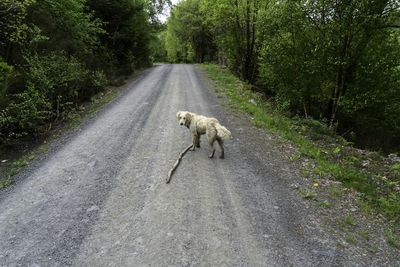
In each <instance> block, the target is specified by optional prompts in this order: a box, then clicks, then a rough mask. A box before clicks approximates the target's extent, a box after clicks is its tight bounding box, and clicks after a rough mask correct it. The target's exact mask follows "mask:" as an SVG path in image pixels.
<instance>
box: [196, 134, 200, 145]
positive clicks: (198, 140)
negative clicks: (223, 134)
mask: <svg viewBox="0 0 400 267" xmlns="http://www.w3.org/2000/svg"><path fill="white" fill-rule="evenodd" d="M196 146H197V147H200V135H198V136H197V139H196Z"/></svg>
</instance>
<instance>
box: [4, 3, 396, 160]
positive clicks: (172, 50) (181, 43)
mask: <svg viewBox="0 0 400 267" xmlns="http://www.w3.org/2000/svg"><path fill="white" fill-rule="evenodd" d="M168 4H170V2H169V1H165V0H164V1H163V0H121V1H111V0H97V1H95V0H60V1H53V0H2V1H1V2H0V92H1V93H0V143H1V145H12V144H13V143H15V142H16V141H18V140H20V139H24V138H37V137H38V136H41V135H43V134H44V133H46V132H47V131H49V129H50V128H51V125H52V123H55V122H58V121H63V120H64V119H65V118H67V117H68V114H69V112H71V111H73V110H74V109H76V108H77V106H78V105H80V104H81V103H83V102H85V101H88V100H89V99H90V98H91V97H92V96H93V95H96V94H98V93H99V92H101V91H102V90H104V88H106V87H107V86H109V85H110V84H113V83H116V81H117V80H118V79H119V78H120V77H123V76H125V75H129V74H131V73H132V72H134V71H135V70H137V69H138V68H142V67H147V66H151V65H152V64H153V62H170V63H203V62H214V63H218V64H220V65H223V66H225V67H227V68H229V69H230V70H231V71H232V72H233V73H234V74H235V75H237V76H238V77H239V78H240V79H241V80H243V81H245V82H246V83H248V84H249V87H251V88H253V90H257V91H260V92H262V94H264V95H265V97H266V98H267V99H269V100H270V101H272V102H273V103H274V105H275V106H276V107H277V109H280V110H281V111H282V112H283V113H286V114H288V116H292V117H293V116H298V117H302V118H307V119H308V118H309V119H313V120H316V121H319V122H321V123H322V124H325V125H327V126H329V127H330V128H331V129H334V131H336V132H337V133H339V134H341V135H342V136H344V137H345V138H346V139H347V140H349V141H351V142H354V143H356V145H358V146H360V147H363V148H371V149H374V150H381V151H384V152H399V151H400V8H399V2H398V1H397V0H382V1H372V0H345V1H337V0H315V1H310V0H297V1H294V0H283V1H276V0H268V1H262V0H212V1H211V0H182V1H180V2H179V3H178V4H177V5H175V6H173V7H172V9H171V15H170V17H169V18H168V20H167V21H166V22H165V23H161V22H160V20H159V19H158V14H160V13H161V12H162V11H163V8H165V7H166V5H168Z"/></svg>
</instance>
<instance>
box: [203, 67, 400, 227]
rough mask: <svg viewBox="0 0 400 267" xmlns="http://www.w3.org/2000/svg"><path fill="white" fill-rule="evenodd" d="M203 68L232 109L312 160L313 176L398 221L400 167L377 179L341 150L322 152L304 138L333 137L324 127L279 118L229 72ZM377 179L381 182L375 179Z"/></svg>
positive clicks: (337, 192)
mask: <svg viewBox="0 0 400 267" xmlns="http://www.w3.org/2000/svg"><path fill="white" fill-rule="evenodd" d="M204 67H205V68H206V70H207V71H208V72H209V73H210V76H211V79H213V80H214V81H215V83H216V86H217V89H218V91H219V92H223V93H224V94H225V95H226V96H227V97H228V101H229V103H230V106H231V107H232V108H234V109H236V110H237V109H239V110H240V111H245V112H247V113H249V114H251V115H252V117H253V118H254V119H253V122H254V124H255V125H257V126H258V127H262V128H265V129H267V130H268V131H270V132H272V133H277V134H279V135H280V136H281V137H283V139H286V140H289V141H291V142H293V143H294V144H296V145H297V146H298V149H299V151H300V152H301V156H306V157H310V158H313V159H314V162H315V165H316V166H315V167H314V168H313V169H312V171H313V172H314V173H315V174H318V175H319V176H320V177H329V178H331V179H336V180H338V181H341V182H342V184H343V185H344V186H345V187H349V188H354V189H356V190H357V191H359V192H360V193H361V200H360V205H362V206H363V207H364V209H365V210H371V208H375V209H376V210H377V211H379V212H380V213H382V214H384V215H385V216H387V218H389V219H391V220H393V221H399V220H400V217H399V214H400V196H399V195H398V192H397V191H396V189H395V186H396V185H398V183H399V182H400V180H399V179H400V176H399V175H398V169H400V167H399V166H397V164H394V165H393V166H392V168H391V169H390V171H391V173H392V175H393V177H394V178H392V179H387V178H385V177H383V176H379V173H378V172H377V171H376V172H374V171H371V172H370V171H366V170H365V169H363V168H362V167H356V166H357V165H360V164H359V159H357V158H354V157H353V156H347V155H346V154H345V155H346V156H345V157H343V156H342V155H341V153H342V149H340V147H338V146H333V147H331V149H325V148H323V147H321V146H320V145H318V144H317V143H315V142H312V141H311V140H309V139H308V138H306V136H304V134H306V133H308V132H309V131H310V134H311V135H314V134H315V132H320V133H321V132H324V133H325V134H332V133H331V132H330V131H329V130H327V129H325V127H317V126H316V125H317V124H316V123H315V122H312V121H311V122H310V121H308V120H304V121H303V122H304V124H301V125H299V120H298V119H296V118H295V119H290V118H287V117H285V116H282V114H280V112H279V111H276V110H273V109H272V108H271V106H273V105H272V104H271V103H270V102H268V101H266V100H263V99H262V98H260V97H259V94H257V93H255V92H253V91H251V90H249V89H246V86H243V83H240V82H239V81H238V79H237V78H236V77H234V76H233V75H232V74H231V73H229V71H228V70H226V69H222V68H219V67H218V66H216V65H213V64H207V65H204ZM310 125H311V126H310ZM297 129H300V131H298V130H297ZM314 131H315V132H314ZM355 163H357V164H355ZM355 165H356V166H355ZM379 177H380V180H378V178H379ZM330 191H331V197H332V198H338V197H342V196H343V195H344V193H345V192H344V191H343V190H342V189H340V188H336V187H331V188H330ZM301 194H302V196H303V198H311V199H312V198H315V194H314V193H313V191H312V190H301ZM346 222H347V223H348V224H353V223H354V221H353V219H352V217H351V216H349V217H348V218H347V219H346Z"/></svg>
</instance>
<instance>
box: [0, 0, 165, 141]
mask: <svg viewBox="0 0 400 267" xmlns="http://www.w3.org/2000/svg"><path fill="white" fill-rule="evenodd" d="M165 3H166V1H163V0H161V1H156V0H150V1H145V0H138V1H130V0H124V1H110V0H96V1H92V0H60V1H53V0H28V1H22V0H13V1H11V0H3V1H1V3H0V29H1V30H0V145H1V144H11V143H13V142H14V141H16V140H18V139H20V138H21V137H24V136H32V137H35V138H37V137H38V136H39V135H40V134H42V133H45V132H46V131H48V129H50V127H49V126H50V125H51V123H52V122H54V120H62V119H68V117H69V116H68V112H69V111H70V110H72V109H74V108H75V107H76V106H77V105H78V104H79V103H81V102H82V101H85V100H88V99H90V97H91V96H93V95H94V94H96V93H98V92H100V91H101V90H103V89H104V88H105V87H106V86H107V85H108V83H109V80H114V79H115V80H116V79H117V77H118V76H120V75H126V74H130V73H131V72H132V71H133V70H134V69H136V68H140V67H143V66H148V65H150V64H151V60H152V58H151V53H153V52H152V51H155V50H156V47H155V46H157V43H156V42H155V40H159V39H158V38H156V31H157V30H159V29H161V26H160V25H159V22H158V20H157V19H156V17H157V13H158V12H160V11H161V10H160V8H161V7H163V6H164V5H165ZM160 42H161V41H159V42H158V43H160ZM151 44H152V45H153V48H152V49H151V47H150V45H151Z"/></svg>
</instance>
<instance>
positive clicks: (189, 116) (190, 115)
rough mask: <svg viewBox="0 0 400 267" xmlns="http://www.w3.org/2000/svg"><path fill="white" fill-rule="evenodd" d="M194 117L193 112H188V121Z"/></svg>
mask: <svg viewBox="0 0 400 267" xmlns="http://www.w3.org/2000/svg"><path fill="white" fill-rule="evenodd" d="M192 117H193V114H192V113H190V112H186V120H187V121H190V120H191V119H192Z"/></svg>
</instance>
